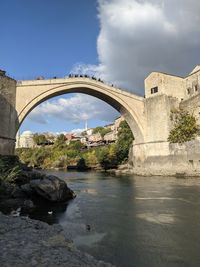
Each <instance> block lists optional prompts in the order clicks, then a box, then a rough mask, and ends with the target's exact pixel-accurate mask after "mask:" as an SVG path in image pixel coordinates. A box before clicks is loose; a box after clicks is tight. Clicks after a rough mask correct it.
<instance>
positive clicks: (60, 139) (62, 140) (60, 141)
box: [54, 134, 65, 147]
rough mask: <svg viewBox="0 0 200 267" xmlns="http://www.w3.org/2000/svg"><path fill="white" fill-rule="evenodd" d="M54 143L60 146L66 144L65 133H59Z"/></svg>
mask: <svg viewBox="0 0 200 267" xmlns="http://www.w3.org/2000/svg"><path fill="white" fill-rule="evenodd" d="M54 145H55V146H58V147H63V146H64V145H65V135H64V134H60V135H58V137H57V138H56V141H55V144H54Z"/></svg>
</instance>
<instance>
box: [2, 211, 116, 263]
mask: <svg viewBox="0 0 200 267" xmlns="http://www.w3.org/2000/svg"><path fill="white" fill-rule="evenodd" d="M0 265H1V267H10V266H13V267H14V266H20V267H33V266H37V267H38V266H40V267H47V266H48V267H55V266H56V267H59V266H62V267H64V266H66V267H79V266H80V267H106V266H107V267H112V265H110V264H107V263H104V262H102V261H97V260H95V259H94V258H93V257H92V256H90V255H87V254H84V253H82V252H80V251H78V250H77V249H76V248H75V247H74V246H73V243H72V242H71V241H70V240H68V239H67V238H66V237H65V234H64V232H63V230H62V228H61V226H58V225H53V226H50V225H48V224H46V223H43V222H39V221H35V220H30V219H28V218H25V217H17V218H16V217H9V216H5V215H2V214H1V213H0Z"/></svg>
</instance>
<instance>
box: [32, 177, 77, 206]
mask: <svg viewBox="0 0 200 267" xmlns="http://www.w3.org/2000/svg"><path fill="white" fill-rule="evenodd" d="M30 186H31V188H32V189H33V190H34V191H35V192H36V193H37V194H38V195H40V196H41V197H43V198H45V199H47V200H49V201H53V202H60V201H66V200H69V199H73V198H74V197H75V194H74V192H73V191H72V190H71V189H70V188H69V187H68V186H67V184H66V183H65V181H63V180H61V179H59V178H58V177H56V176H53V175H49V176H46V177H45V178H43V179H36V180H32V181H31V182H30Z"/></svg>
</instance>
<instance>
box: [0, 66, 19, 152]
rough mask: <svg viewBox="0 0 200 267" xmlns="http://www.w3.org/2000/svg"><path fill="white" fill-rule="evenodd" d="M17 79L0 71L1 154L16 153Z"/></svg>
mask: <svg viewBox="0 0 200 267" xmlns="http://www.w3.org/2000/svg"><path fill="white" fill-rule="evenodd" d="M15 104H16V81H15V80H13V79H11V78H9V77H7V76H6V75H5V72H4V71H0V154H2V155H9V154H13V153H14V148H15V133H16V119H17V112H16V109H15Z"/></svg>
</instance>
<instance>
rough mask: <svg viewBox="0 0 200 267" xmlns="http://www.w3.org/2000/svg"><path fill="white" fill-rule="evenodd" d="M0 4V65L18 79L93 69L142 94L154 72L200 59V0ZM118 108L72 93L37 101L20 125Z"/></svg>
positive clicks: (55, 124)
mask: <svg viewBox="0 0 200 267" xmlns="http://www.w3.org/2000/svg"><path fill="white" fill-rule="evenodd" d="M0 9H1V16H0V25H1V40H0V69H4V70H6V71H7V74H8V75H10V76H11V77H13V78H15V79H16V80H25V79H34V78H35V77H37V76H44V77H45V78H50V77H53V76H57V77H64V76H65V75H67V74H68V73H69V72H70V71H74V72H77V71H79V72H80V71H81V72H83V73H88V72H95V73H96V74H97V76H100V77H101V78H102V79H103V80H104V81H107V82H111V83H113V84H114V85H116V86H119V87H120V88H124V89H126V90H129V91H132V92H134V93H137V94H139V95H143V94H144V79H145V78H146V76H147V75H148V74H149V73H150V72H152V71H163V72H167V73H172V74H177V75H182V76H185V75H187V74H188V73H189V72H190V71H191V70H192V69H193V68H194V67H195V66H196V65H199V64H200V53H199V50H200V27H199V25H200V1H199V0H191V1H188V0H176V1H174V0H142V1H141V0H40V1H39V0H28V1H27V0H6V1H1V4H0ZM94 111H95V112H94ZM118 115H119V114H118V113H117V112H115V111H114V110H113V109H112V108H111V107H110V106H108V105H107V104H105V103H102V102H101V101H98V100H96V99H94V98H92V97H89V96H83V95H76V94H73V95H70V94H69V95H64V96H60V97H57V98H55V99H49V100H48V101H46V102H44V103H43V104H41V105H40V106H38V107H36V108H35V109H34V110H33V111H32V112H31V113H30V114H29V116H27V118H26V119H25V121H24V123H23V124H22V127H21V131H24V130H31V131H33V132H37V131H38V132H43V131H53V132H58V131H70V130H72V129H77V128H83V127H84V121H85V120H86V119H88V123H89V126H90V127H94V126H96V125H102V124H107V123H109V122H110V121H112V120H114V118H115V117H116V116H118Z"/></svg>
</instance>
